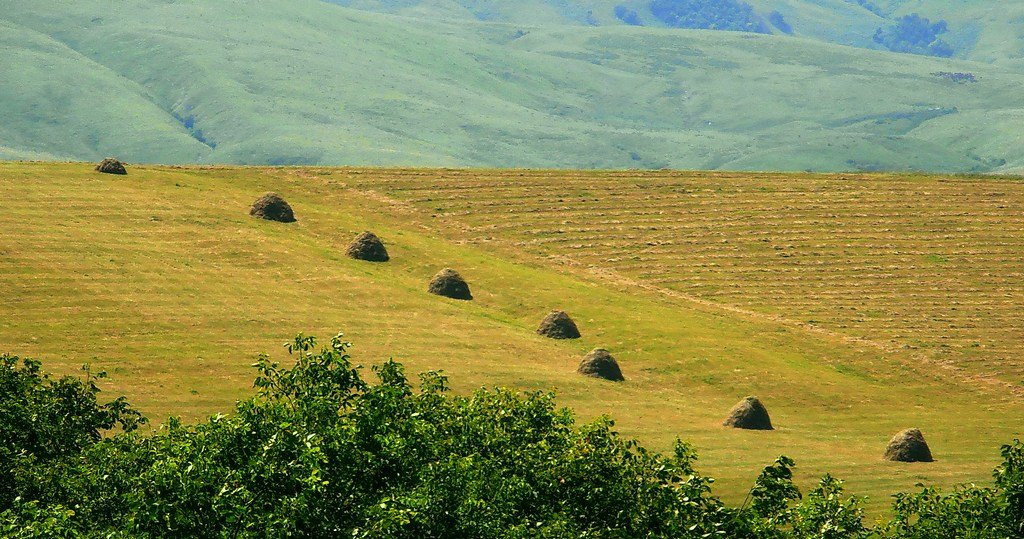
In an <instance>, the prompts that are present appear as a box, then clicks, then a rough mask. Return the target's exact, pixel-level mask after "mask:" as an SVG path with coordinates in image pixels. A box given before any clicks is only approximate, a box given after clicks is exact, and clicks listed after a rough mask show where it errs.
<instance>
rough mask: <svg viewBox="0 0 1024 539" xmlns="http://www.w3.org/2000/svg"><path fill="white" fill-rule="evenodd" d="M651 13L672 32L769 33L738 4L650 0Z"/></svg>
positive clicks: (734, 1) (721, 0)
mask: <svg viewBox="0 0 1024 539" xmlns="http://www.w3.org/2000/svg"><path fill="white" fill-rule="evenodd" d="M650 9H651V14H653V15H654V16H655V17H657V18H658V20H660V21H661V22H663V23H665V24H666V25H668V26H671V27H673V28H699V29H708V30H734V31H739V32H756V33H760V34H767V33H770V32H771V30H770V29H769V28H768V25H767V24H765V22H764V20H762V19H761V17H759V16H758V15H757V14H756V13H754V8H752V7H750V4H748V3H746V2H743V1H741V0H653V1H652V2H651V5H650Z"/></svg>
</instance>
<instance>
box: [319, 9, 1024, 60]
mask: <svg viewBox="0 0 1024 539" xmlns="http://www.w3.org/2000/svg"><path fill="white" fill-rule="evenodd" d="M326 1H329V2H332V3H336V4H339V5H345V6H349V7H353V8H357V9H365V10H370V11H381V12H387V13H396V14H402V15H407V16H412V17H426V18H435V19H478V20H488V21H500V22H507V23H513V24H525V25H547V26H552V25H554V26H557V25H565V24H573V25H624V24H627V22H626V21H625V20H624V19H623V17H621V16H619V13H618V12H617V10H623V11H624V12H629V13H632V14H635V19H631V20H630V23H632V24H637V23H639V24H643V25H644V26H654V27H663V26H665V23H664V22H663V21H661V20H659V19H658V18H657V17H656V16H654V15H653V14H652V13H651V10H650V5H651V0H569V1H566V0H398V1H395V0H326ZM745 1H746V3H747V4H749V5H750V6H752V7H753V8H754V10H755V12H756V14H757V15H758V16H759V17H761V19H762V20H764V21H765V22H766V23H768V25H767V26H768V29H770V31H771V32H772V33H776V34H783V33H792V34H793V35H797V36H801V37H809V38H813V39H819V40H823V41H828V42H831V43H838V44H842V45H852V46H857V47H865V48H872V49H879V48H881V47H880V46H879V45H878V44H876V43H875V42H874V41H873V40H872V37H873V36H874V34H875V31H876V30H877V29H878V28H882V27H888V26H891V25H892V24H893V23H894V19H895V18H898V17H899V16H902V15H907V14H911V13H918V14H920V15H921V16H922V17H926V18H929V19H931V20H933V21H938V20H940V19H941V20H945V21H947V22H948V23H949V32H947V33H945V34H943V35H942V39H943V40H944V41H947V42H949V43H950V44H951V45H953V47H954V48H955V50H956V56H957V57H959V58H966V59H973V60H980V61H985V62H1005V61H1016V62H1022V61H1024V22H1022V21H1024V4H1021V3H1019V2H990V1H987V0H958V1H955V2H950V1H948V0H867V1H865V2H863V3H861V2H859V1H858V0H745ZM772 13H778V15H781V17H782V20H783V21H785V24H784V25H782V27H780V26H779V25H772V24H771V23H770V19H771V17H770V16H771V15H772Z"/></svg>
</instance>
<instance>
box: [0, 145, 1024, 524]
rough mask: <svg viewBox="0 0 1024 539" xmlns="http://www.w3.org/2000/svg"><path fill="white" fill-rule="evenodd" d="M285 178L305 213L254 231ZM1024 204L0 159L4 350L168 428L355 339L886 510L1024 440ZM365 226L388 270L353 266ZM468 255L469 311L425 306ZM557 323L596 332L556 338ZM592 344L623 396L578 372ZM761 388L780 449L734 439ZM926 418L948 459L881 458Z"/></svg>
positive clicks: (860, 187)
mask: <svg viewBox="0 0 1024 539" xmlns="http://www.w3.org/2000/svg"><path fill="white" fill-rule="evenodd" d="M267 190H274V191H277V192H279V193H281V194H282V195H284V196H285V197H286V198H287V199H288V200H289V201H290V202H291V204H292V206H293V207H294V208H295V212H296V217H297V218H298V222H297V223H294V224H290V225H283V224H278V223H271V222H264V221H258V220H255V219H252V218H250V217H249V216H248V215H247V210H248V206H249V204H250V203H251V202H252V201H253V200H254V199H255V198H256V197H257V196H259V195H260V194H261V193H263V192H264V191H267ZM1022 203H1024V196H1022V192H1021V184H1020V183H1019V182H1018V181H1017V180H1014V179H993V178H938V177H903V176H844V177H840V176H811V175H799V176H781V175H735V174H711V173H669V172H658V173H640V172H617V173H570V172H527V171H458V170H390V169H388V170H386V169H312V168H262V169H256V168H252V169H247V168H170V167H130V175H129V176H126V177H115V176H105V175H99V174H96V173H94V172H92V170H91V166H89V165H87V164H28V163H0V230H2V231H3V234H2V235H0V255H2V256H0V297H2V298H3V299H4V301H3V303H2V311H0V350H3V351H9V352H12V353H17V354H20V355H27V356H35V357H40V358H42V359H44V360H45V365H46V366H47V367H48V368H50V369H53V370H56V371H58V372H74V371H75V370H76V369H77V367H78V366H79V365H81V364H82V363H84V362H89V363H91V364H92V365H93V366H94V368H102V369H106V370H107V371H109V372H110V373H111V378H110V380H108V381H107V382H105V388H106V389H108V390H109V391H112V392H115V393H124V394H126V395H128V397H129V398H130V400H131V401H133V402H135V403H138V404H139V405H140V406H141V407H142V408H143V409H144V410H145V411H146V412H147V413H148V414H149V415H150V416H151V417H153V418H154V420H156V421H157V422H159V421H160V420H161V419H162V418H164V417H166V416H167V415H169V414H174V415H182V416H183V417H185V418H186V419H196V418H200V417H202V416H204V415H206V414H210V413H214V412H216V411H226V410H228V409H229V408H230V406H231V403H232V402H233V400H234V399H236V398H238V397H240V396H242V395H245V394H247V392H248V391H250V387H249V384H250V380H251V377H252V371H251V369H250V368H249V365H250V364H251V363H252V361H253V358H254V356H255V355H256V354H258V353H260V352H264V351H265V352H269V353H271V355H273V356H274V357H276V358H278V359H281V360H286V354H285V352H284V350H283V349H282V348H281V344H282V343H283V342H284V341H285V340H286V339H288V338H289V337H291V336H293V335H294V334H295V333H296V332H298V331H305V332H307V333H313V334H317V335H320V336H321V337H326V336H329V335H333V334H334V333H335V332H337V331H345V332H346V334H347V335H348V337H349V338H350V340H352V341H354V342H355V343H356V347H355V356H356V359H357V360H358V361H360V362H362V363H363V364H366V365H369V364H372V363H376V362H380V361H383V360H384V359H386V358H387V357H395V358H396V359H398V360H400V361H403V362H405V363H406V364H407V365H408V368H409V370H410V371H413V372H416V371H422V370H426V369H444V370H445V371H446V372H447V373H448V375H449V376H450V377H451V381H452V384H453V387H454V388H455V389H456V390H457V391H468V390H470V389H472V388H476V387H480V386H494V385H504V386H511V387H516V388H521V389H527V390H534V389H551V388H553V389H556V390H557V391H558V394H559V395H560V400H561V402H562V403H564V404H565V405H567V406H571V407H573V408H574V409H575V410H576V411H577V412H578V413H579V415H580V417H581V418H583V419H587V418H592V417H595V416H597V415H599V414H603V413H609V414H611V415H613V416H614V417H615V418H616V419H617V420H618V425H619V427H620V429H621V431H622V432H623V433H626V434H629V435H631V436H636V437H637V438H639V439H640V440H642V441H643V442H645V443H646V444H648V445H650V446H652V447H654V448H657V449H667V448H668V447H669V446H670V444H671V442H672V440H674V439H675V438H676V437H680V438H682V439H684V440H688V441H691V442H692V443H693V444H694V445H695V446H696V448H697V450H698V451H699V453H700V455H701V463H702V464H701V468H702V470H703V471H705V472H707V473H708V474H710V475H712V476H714V477H717V478H719V481H718V482H717V483H716V485H715V489H716V490H715V491H716V493H718V494H720V495H722V496H724V497H725V498H726V499H727V500H729V501H731V502H734V503H741V502H742V500H743V497H744V495H745V493H746V489H747V488H749V486H750V484H751V482H752V480H753V478H754V477H755V476H756V474H757V472H758V470H759V469H760V468H761V467H762V466H764V465H765V464H767V463H769V462H770V461H771V460H772V459H773V458H774V457H775V456H777V455H779V454H787V455H789V456H792V457H794V458H795V459H797V462H798V464H799V468H798V471H799V472H800V480H801V483H802V484H803V485H805V486H806V485H809V484H810V480H811V478H813V477H815V476H818V475H820V474H822V473H824V472H826V471H830V472H833V473H834V474H836V475H838V476H840V477H843V478H845V479H847V480H848V485H849V487H850V489H851V490H852V491H854V492H857V493H859V494H866V495H869V496H870V507H871V508H872V510H873V511H876V512H879V511H881V510H883V508H884V507H885V506H886V505H887V504H888V503H889V500H888V498H887V497H888V495H889V494H891V493H893V492H896V491H901V490H910V489H913V486H914V484H915V483H918V482H924V483H937V484H942V485H950V484H952V483H957V482H963V481H982V480H986V479H987V478H988V474H989V471H990V470H991V468H992V467H993V466H994V465H995V464H996V463H997V462H998V455H997V450H998V446H999V445H1000V444H1002V443H1005V442H1007V441H1009V440H1010V439H1012V438H1013V437H1015V436H1020V435H1021V434H1022V433H1024V424H1022V420H1021V418H1020V413H1019V410H1020V399H1021V395H1020V388H1021V387H1022V386H1021V383H1020V382H1021V379H1022V377H1021V373H1022V372H1024V369H1022V364H1021V361H1020V360H1019V358H1018V356H1017V354H1016V352H1017V351H1019V348H1018V345H1019V343H1018V342H1017V341H1019V338H1018V337H1019V336H1020V333H1021V329H1020V327H1021V326H1020V324H1019V322H1017V321H1016V320H1015V319H1014V316H1013V315H1014V313H1015V312H1017V311H1019V308H1020V306H1021V301H1022V299H1021V296H1020V291H1019V287H1018V286H1017V284H1016V283H1018V282H1019V278H1020V266H1021V254H1020V253H1021V249H1020V242H1019V240H1017V239H1016V236H1019V232H1020V229H1021V225H1022V223H1021V217H1020V207H1021V204H1022ZM364 229H370V230H373V231H375V232H376V233H377V234H378V235H380V236H381V237H382V238H383V239H384V241H385V242H387V244H388V248H389V250H390V251H391V254H392V261H391V262H390V263H387V264H381V265H375V264H367V263H360V262H356V261H353V260H349V259H347V258H346V257H345V256H344V254H343V250H344V247H345V246H346V244H347V242H348V241H349V240H350V239H351V238H352V237H354V236H355V234H356V233H358V232H360V231H362V230H364ZM446 266H450V267H453V268H455V269H457V270H459V271H460V272H461V273H462V274H463V275H464V276H465V277H466V278H467V279H468V280H469V282H470V285H471V287H472V288H473V293H474V296H475V297H476V299H475V300H474V301H473V302H468V303H467V302H457V301H452V300H446V299H442V298H438V297H435V296H431V295H429V294H427V293H426V292H425V288H426V282H427V280H428V279H429V277H430V276H431V275H432V274H434V273H435V272H436V271H438V270H439V269H441V268H443V267H446ZM553 308H561V309H565V310H567V311H569V312H570V313H571V314H573V315H574V317H575V318H576V320H577V322H578V323H579V325H580V327H581V330H582V331H583V333H584V336H583V338H582V339H581V340H579V341H573V342H556V341H550V340H546V339H543V338H541V337H539V336H537V335H535V334H534V332H533V330H534V329H535V327H536V324H537V323H538V322H539V320H540V318H542V317H543V315H544V314H546V313H547V312H548V311H549V310H550V309H553ZM595 346H603V347H606V348H608V349H610V350H611V351H612V353H613V354H614V355H615V356H616V357H617V358H618V360H619V362H620V364H621V365H622V368H623V371H624V374H625V376H626V378H627V381H626V382H624V383H622V384H613V383H608V382H601V381H597V380H592V379H585V378H582V377H579V376H577V375H576V374H575V373H574V369H575V366H576V364H577V363H578V361H579V358H580V357H582V355H583V354H584V353H586V352H587V351H588V350H589V349H591V348H593V347H595ZM747 394H756V395H758V396H760V397H761V398H762V399H763V400H764V402H765V403H766V405H767V406H768V408H769V411H770V412H771V413H772V416H773V420H774V422H775V423H776V426H777V430H776V431H774V432H738V431H732V430H727V429H724V428H722V427H720V425H719V424H720V422H721V420H722V419H723V417H724V415H725V413H726V411H727V410H728V408H729V407H730V406H731V405H732V404H733V403H734V402H735V401H737V400H739V399H740V398H741V397H743V396H745V395H747ZM909 426H917V427H920V428H921V429H922V430H923V431H924V432H925V434H926V436H927V437H928V439H929V442H930V443H931V445H932V449H933V452H934V453H935V456H936V458H937V459H938V460H937V462H935V463H932V464H928V465H897V464H891V463H886V462H883V461H882V459H881V453H882V450H883V449H884V445H885V442H886V441H887V439H888V438H889V436H891V435H892V434H893V433H894V432H895V431H897V430H899V429H901V428H904V427H909Z"/></svg>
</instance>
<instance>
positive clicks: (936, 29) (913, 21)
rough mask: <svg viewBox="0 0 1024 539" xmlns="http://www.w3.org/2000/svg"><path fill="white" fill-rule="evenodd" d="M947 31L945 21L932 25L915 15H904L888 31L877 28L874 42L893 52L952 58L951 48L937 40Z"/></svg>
mask: <svg viewBox="0 0 1024 539" xmlns="http://www.w3.org/2000/svg"><path fill="white" fill-rule="evenodd" d="M947 30H948V27H947V25H946V21H938V22H936V23H934V24H933V23H932V22H931V21H930V20H928V19H926V18H924V17H921V16H920V15H918V14H917V13H912V14H910V15H905V16H903V17H900V18H899V19H897V20H896V24H895V25H894V26H892V27H890V28H888V29H883V28H879V29H878V31H876V32H875V36H874V38H873V39H874V41H875V43H878V44H880V45H882V46H883V47H885V48H887V49H889V50H891V51H893V52H907V53H911V54H923V55H927V56H942V57H946V58H948V57H950V56H953V48H952V47H951V46H950V45H949V44H948V43H946V42H945V41H943V40H941V39H939V37H938V36H939V34H944V33H946V31H947Z"/></svg>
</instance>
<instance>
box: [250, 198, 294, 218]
mask: <svg viewBox="0 0 1024 539" xmlns="http://www.w3.org/2000/svg"><path fill="white" fill-rule="evenodd" d="M249 215H252V216H253V217H259V218H260V219H266V220H268V221H277V222H279V223H294V222H295V214H294V213H292V207H291V206H289V205H288V203H287V202H286V201H285V200H284V199H283V198H281V195H278V194H277V193H267V194H265V195H263V196H261V197H260V198H258V199H257V200H256V202H253V203H252V209H251V210H249Z"/></svg>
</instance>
